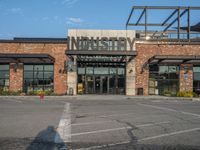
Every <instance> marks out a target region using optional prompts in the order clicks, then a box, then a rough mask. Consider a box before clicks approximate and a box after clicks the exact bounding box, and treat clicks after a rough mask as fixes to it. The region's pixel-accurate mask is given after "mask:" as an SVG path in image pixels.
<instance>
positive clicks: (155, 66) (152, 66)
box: [149, 65, 158, 72]
mask: <svg viewBox="0 0 200 150" xmlns="http://www.w3.org/2000/svg"><path fill="white" fill-rule="evenodd" d="M149 71H150V72H151V71H156V72H158V65H150V66H149Z"/></svg>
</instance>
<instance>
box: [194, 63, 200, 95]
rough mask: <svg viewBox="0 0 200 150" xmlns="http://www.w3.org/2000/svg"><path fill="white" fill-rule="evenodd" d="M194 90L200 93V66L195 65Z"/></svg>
mask: <svg viewBox="0 0 200 150" xmlns="http://www.w3.org/2000/svg"><path fill="white" fill-rule="evenodd" d="M193 91H194V92H195V93H197V94H200V66H195V67H193Z"/></svg>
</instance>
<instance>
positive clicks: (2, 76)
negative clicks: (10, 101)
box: [0, 65, 10, 91]
mask: <svg viewBox="0 0 200 150" xmlns="http://www.w3.org/2000/svg"><path fill="white" fill-rule="evenodd" d="M9 73H10V70H9V65H0V91H8V89H9Z"/></svg>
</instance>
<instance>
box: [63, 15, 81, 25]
mask: <svg viewBox="0 0 200 150" xmlns="http://www.w3.org/2000/svg"><path fill="white" fill-rule="evenodd" d="M65 23H66V24H68V25H81V24H83V23H84V20H82V19H81V18H73V17H71V18H67V19H66V22H65Z"/></svg>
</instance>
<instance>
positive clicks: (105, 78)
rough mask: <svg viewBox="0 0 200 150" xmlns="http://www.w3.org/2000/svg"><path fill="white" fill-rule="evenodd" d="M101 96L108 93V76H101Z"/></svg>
mask: <svg viewBox="0 0 200 150" xmlns="http://www.w3.org/2000/svg"><path fill="white" fill-rule="evenodd" d="M101 87H102V94H107V93H108V76H101Z"/></svg>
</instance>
